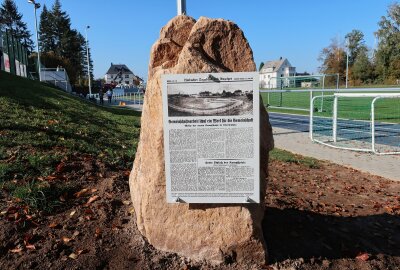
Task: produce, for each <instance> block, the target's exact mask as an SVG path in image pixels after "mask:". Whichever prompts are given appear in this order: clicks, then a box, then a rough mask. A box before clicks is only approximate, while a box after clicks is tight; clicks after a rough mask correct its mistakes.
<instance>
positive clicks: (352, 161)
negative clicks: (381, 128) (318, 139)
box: [273, 127, 400, 181]
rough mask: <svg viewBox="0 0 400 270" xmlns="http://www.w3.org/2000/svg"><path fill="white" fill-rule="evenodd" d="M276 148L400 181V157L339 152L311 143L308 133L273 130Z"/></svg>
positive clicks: (280, 129)
mask: <svg viewBox="0 0 400 270" xmlns="http://www.w3.org/2000/svg"><path fill="white" fill-rule="evenodd" d="M273 133H274V139H275V147H276V148H280V149H284V150H287V151H290V152H293V153H296V154H300V155H303V156H309V157H314V158H316V159H321V160H328V161H330V162H333V163H336V164H340V165H344V166H348V167H352V168H354V169H357V170H360V171H363V172H368V173H371V174H373V175H378V176H382V177H385V178H389V179H392V180H396V181H400V156H398V155H397V156H396V155H393V156H379V155H374V154H370V153H363V152H354V151H348V150H339V149H334V148H330V147H327V146H323V145H320V144H317V143H313V142H311V140H310V138H309V137H308V133H305V132H299V131H294V130H289V129H283V128H276V127H274V128H273Z"/></svg>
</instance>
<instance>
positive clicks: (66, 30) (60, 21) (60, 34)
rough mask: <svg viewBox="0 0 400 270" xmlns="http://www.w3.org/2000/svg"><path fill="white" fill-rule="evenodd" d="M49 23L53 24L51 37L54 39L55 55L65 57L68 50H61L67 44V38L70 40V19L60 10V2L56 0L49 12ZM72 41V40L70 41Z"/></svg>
mask: <svg viewBox="0 0 400 270" xmlns="http://www.w3.org/2000/svg"><path fill="white" fill-rule="evenodd" d="M50 18H51V20H50V21H51V23H52V24H53V33H52V34H53V37H54V45H55V48H54V51H55V53H56V54H57V55H60V56H62V57H67V56H68V55H66V51H68V49H66V48H63V46H65V44H68V40H67V39H68V38H72V36H73V34H72V35H71V33H70V32H71V19H70V18H69V16H68V14H67V13H66V12H65V11H62V10H61V3H60V0H56V1H55V2H54V5H53V7H52V11H51V17H50ZM71 41H72V40H71Z"/></svg>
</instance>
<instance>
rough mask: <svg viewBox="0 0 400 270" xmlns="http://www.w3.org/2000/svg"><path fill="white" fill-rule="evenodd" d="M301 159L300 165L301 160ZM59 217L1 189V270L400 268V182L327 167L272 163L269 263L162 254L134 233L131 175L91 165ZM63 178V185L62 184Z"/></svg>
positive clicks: (73, 175)
mask: <svg viewBox="0 0 400 270" xmlns="http://www.w3.org/2000/svg"><path fill="white" fill-rule="evenodd" d="M299 160H300V162H299ZM64 166H65V168H70V169H68V170H67V169H66V170H64V171H63V172H62V173H61V172H60V174H59V176H60V177H59V179H54V181H66V180H65V179H69V181H75V185H74V187H75V188H74V189H73V190H69V191H68V192H67V193H66V194H63V195H62V196H63V197H62V198H61V199H60V201H62V202H63V203H62V205H60V206H58V207H57V208H55V210H54V212H52V213H51V214H49V213H45V212H35V211H33V210H31V209H30V208H28V207H26V206H24V205H23V204H22V203H21V202H18V201H16V199H15V198H12V197H11V196H10V194H8V192H7V190H6V189H4V188H3V189H2V190H1V191H0V212H1V216H0V265H1V269H46V268H47V269H318V270H319V269H360V270H364V269H365V270H367V269H399V268H398V267H399V265H400V216H399V215H400V183H399V182H393V181H389V180H386V179H384V178H381V177H377V176H372V175H370V174H366V173H361V172H359V171H356V170H353V169H350V168H346V167H342V166H339V165H335V164H330V163H327V162H319V161H318V162H317V163H314V162H308V161H307V162H302V161H301V158H299V157H297V158H294V159H287V160H284V161H282V160H278V159H274V160H272V161H271V162H270V179H269V184H268V194H267V196H266V212H265V214H266V216H265V220H264V223H263V228H264V234H265V238H266V241H267V244H268V248H269V254H270V258H269V259H270V265H264V266H249V265H238V264H236V263H235V262H233V261H231V260H227V262H226V264H224V265H222V266H218V267H213V266H210V265H208V264H207V263H204V262H193V261H190V260H189V259H188V258H183V257H181V256H179V255H177V254H171V253H165V252H161V251H157V250H155V249H154V248H153V247H152V246H151V245H150V244H149V243H148V242H147V241H146V240H145V239H143V238H142V237H141V235H140V233H139V232H138V230H137V229H136V225H135V221H134V220H135V219H134V211H133V209H132V205H131V203H130V195H129V187H128V176H129V171H126V170H118V169H115V168H112V167H107V166H105V165H103V164H101V163H98V162H97V161H96V160H94V159H91V158H88V157H85V158H83V157H76V158H75V159H74V160H72V159H71V160H68V161H67V162H66V163H65V164H64ZM61 176H64V177H61Z"/></svg>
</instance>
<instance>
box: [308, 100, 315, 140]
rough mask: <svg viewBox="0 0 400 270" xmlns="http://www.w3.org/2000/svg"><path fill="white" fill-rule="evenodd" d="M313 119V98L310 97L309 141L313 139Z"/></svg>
mask: <svg viewBox="0 0 400 270" xmlns="http://www.w3.org/2000/svg"><path fill="white" fill-rule="evenodd" d="M313 120H314V98H313V97H312V98H311V100H310V120H309V121H310V123H309V126H310V127H309V129H310V130H309V132H310V133H309V134H310V139H311V141H314V139H313V131H314V130H313V128H314V127H313Z"/></svg>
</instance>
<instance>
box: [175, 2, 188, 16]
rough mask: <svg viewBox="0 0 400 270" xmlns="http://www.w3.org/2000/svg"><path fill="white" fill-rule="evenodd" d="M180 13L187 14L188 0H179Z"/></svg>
mask: <svg viewBox="0 0 400 270" xmlns="http://www.w3.org/2000/svg"><path fill="white" fill-rule="evenodd" d="M177 1H178V2H177V3H178V15H186V0H177Z"/></svg>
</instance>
